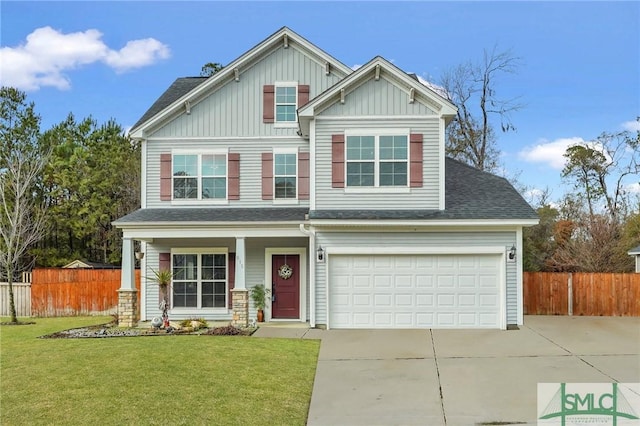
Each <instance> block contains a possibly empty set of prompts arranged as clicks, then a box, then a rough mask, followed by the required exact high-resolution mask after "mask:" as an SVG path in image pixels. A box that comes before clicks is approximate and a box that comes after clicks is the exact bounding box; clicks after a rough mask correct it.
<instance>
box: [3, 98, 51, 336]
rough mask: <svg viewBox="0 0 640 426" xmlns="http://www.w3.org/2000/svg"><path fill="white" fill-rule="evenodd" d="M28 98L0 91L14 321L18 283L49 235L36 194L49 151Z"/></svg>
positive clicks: (7, 269) (6, 256)
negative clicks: (38, 244)
mask: <svg viewBox="0 0 640 426" xmlns="http://www.w3.org/2000/svg"><path fill="white" fill-rule="evenodd" d="M25 98H26V96H25V95H24V93H22V92H19V91H18V90H16V89H13V88H5V87H3V88H2V89H0V100H1V107H0V145H1V146H0V202H2V205H1V206H0V267H1V268H2V272H3V275H5V276H6V278H7V281H8V282H9V309H10V317H11V322H14V323H16V322H18V319H17V316H16V308H15V301H14V295H13V282H14V279H15V278H16V276H17V275H18V274H19V273H20V272H22V271H23V270H24V268H25V266H26V263H25V257H26V255H27V250H28V249H29V248H30V247H31V246H32V245H33V244H34V243H35V242H37V241H38V240H39V239H40V238H42V236H43V234H44V226H43V225H44V213H45V207H44V204H43V203H42V201H41V200H40V199H39V197H38V195H37V192H36V185H37V183H38V181H39V178H40V173H41V172H42V169H43V167H44V165H45V163H46V161H47V154H46V153H43V152H41V150H40V148H39V145H38V136H39V126H40V118H39V117H38V116H36V115H35V114H34V111H33V104H30V105H27V104H26V103H25Z"/></svg>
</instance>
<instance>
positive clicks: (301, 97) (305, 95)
mask: <svg viewBox="0 0 640 426" xmlns="http://www.w3.org/2000/svg"><path fill="white" fill-rule="evenodd" d="M307 102H309V85H308V84H299V85H298V108H300V107H301V106H304V105H305V104H306V103H307Z"/></svg>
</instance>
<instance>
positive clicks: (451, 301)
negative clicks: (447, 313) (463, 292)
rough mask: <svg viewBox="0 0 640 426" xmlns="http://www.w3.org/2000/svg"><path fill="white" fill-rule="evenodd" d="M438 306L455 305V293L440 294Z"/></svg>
mask: <svg viewBox="0 0 640 426" xmlns="http://www.w3.org/2000/svg"><path fill="white" fill-rule="evenodd" d="M437 301H438V306H442V307H451V306H455V301H456V296H455V295H453V294H438V295H437Z"/></svg>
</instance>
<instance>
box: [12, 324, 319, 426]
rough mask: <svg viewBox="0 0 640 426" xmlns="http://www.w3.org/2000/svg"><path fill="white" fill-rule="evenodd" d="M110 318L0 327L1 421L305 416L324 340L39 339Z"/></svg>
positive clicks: (244, 421)
mask: <svg viewBox="0 0 640 426" xmlns="http://www.w3.org/2000/svg"><path fill="white" fill-rule="evenodd" d="M109 320H110V318H108V317H92V318H86V317H80V318H78V317H74V318H47V319H40V318H38V319H35V321H36V324H35V325H21V326H0V424H2V425H5V426H6V425H38V424H42V425H44V424H46V425H53V424H55V425H76V424H77V425H96V426H97V425H134V424H135V425H303V424H305V422H306V419H307V412H308V409H309V401H310V399H311V390H312V387H313V379H314V375H315V369H316V361H317V357H318V351H319V348H320V342H319V341H315V340H302V339H260V338H255V337H233V336H193V335H190V336H151V337H122V338H107V339H38V338H37V337H38V336H41V335H44V334H49V333H52V332H55V331H60V330H64V329H68V328H74V327H81V326H86V325H91V324H98V323H103V322H108V321H109Z"/></svg>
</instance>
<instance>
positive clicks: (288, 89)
mask: <svg viewBox="0 0 640 426" xmlns="http://www.w3.org/2000/svg"><path fill="white" fill-rule="evenodd" d="M297 97H298V96H297V93H296V87H295V86H276V122H283V123H287V122H294V123H295V121H296V109H297V106H296V99H297Z"/></svg>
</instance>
